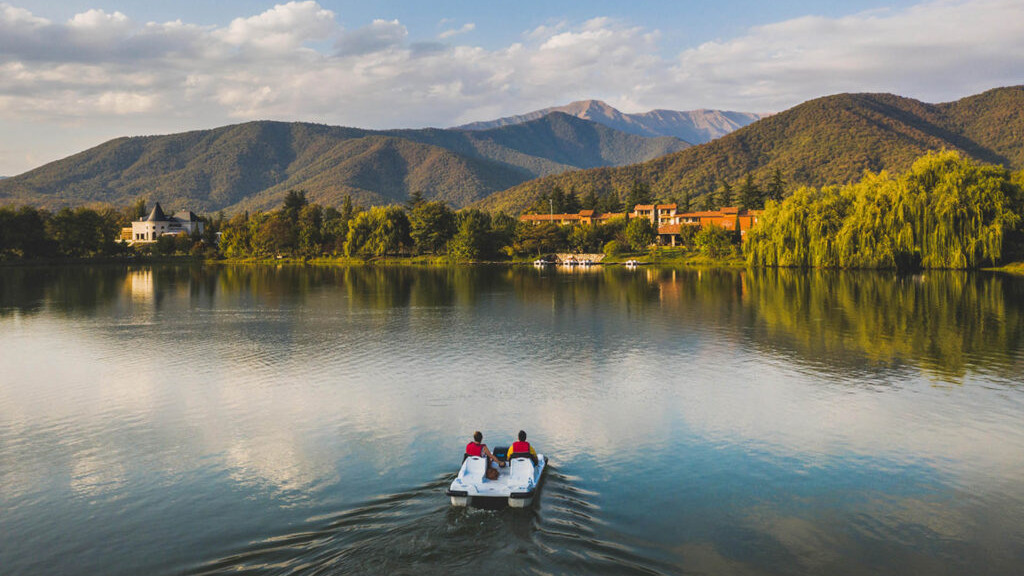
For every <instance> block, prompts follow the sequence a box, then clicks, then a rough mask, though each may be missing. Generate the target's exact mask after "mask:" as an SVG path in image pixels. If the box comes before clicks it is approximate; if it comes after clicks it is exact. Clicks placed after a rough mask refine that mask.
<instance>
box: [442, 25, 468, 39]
mask: <svg viewBox="0 0 1024 576" xmlns="http://www.w3.org/2000/svg"><path fill="white" fill-rule="evenodd" d="M473 30H476V24H474V23H472V22H467V23H466V24H463V25H462V27H461V28H450V29H448V30H445V31H444V32H441V33H440V34H438V35H437V37H438V38H441V39H442V40H443V39H445V38H451V37H452V36H458V35H459V34H465V33H466V32H472V31H473Z"/></svg>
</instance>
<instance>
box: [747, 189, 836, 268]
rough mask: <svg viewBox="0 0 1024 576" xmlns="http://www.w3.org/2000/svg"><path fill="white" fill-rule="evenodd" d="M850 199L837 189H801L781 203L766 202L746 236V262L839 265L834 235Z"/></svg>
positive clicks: (769, 264)
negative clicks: (763, 209) (756, 223)
mask: <svg viewBox="0 0 1024 576" xmlns="http://www.w3.org/2000/svg"><path fill="white" fill-rule="evenodd" d="M848 207H849V196H847V195H845V194H843V193H842V192H841V191H840V190H839V189H837V188H821V189H818V188H808V187H804V188H800V189H799V190H797V191H796V192H794V193H793V195H792V196H790V197H789V198H787V199H786V200H785V201H783V202H768V206H766V207H765V211H764V213H763V214H762V215H761V217H760V218H759V220H758V225H757V226H755V227H754V228H753V229H751V230H750V231H749V232H748V233H747V241H746V243H745V249H746V252H747V261H748V262H749V263H751V264H758V265H764V266H799V267H811V266H814V267H832V266H836V265H838V262H837V258H836V251H835V246H834V242H835V237H836V233H837V232H838V231H839V229H840V228H841V227H842V225H843V221H844V219H845V217H846V211H847V209H848Z"/></svg>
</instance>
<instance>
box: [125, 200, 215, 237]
mask: <svg viewBox="0 0 1024 576" xmlns="http://www.w3.org/2000/svg"><path fill="white" fill-rule="evenodd" d="M202 232H203V221H202V220H200V219H199V217H198V216H196V215H195V214H194V213H193V212H191V211H190V210H183V211H181V212H178V213H177V214H175V215H174V216H167V215H166V214H164V211H163V209H162V208H160V203H159V202H157V203H156V206H154V207H153V210H152V211H151V212H150V213H149V216H147V217H145V218H140V219H138V220H136V221H133V222H132V227H131V228H123V229H122V230H121V238H122V239H124V240H127V241H128V242H131V243H136V242H139V243H142V242H156V241H157V239H158V238H159V237H161V236H165V235H172V236H173V235H177V234H186V235H192V234H202ZM126 235H127V236H128V237H127V238H125V236H126Z"/></svg>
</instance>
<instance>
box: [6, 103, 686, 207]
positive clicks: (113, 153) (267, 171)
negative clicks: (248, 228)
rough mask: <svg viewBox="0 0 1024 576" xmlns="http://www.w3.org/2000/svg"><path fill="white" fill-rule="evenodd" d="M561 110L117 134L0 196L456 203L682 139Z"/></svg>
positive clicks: (42, 201) (176, 202)
mask: <svg viewBox="0 0 1024 576" xmlns="http://www.w3.org/2000/svg"><path fill="white" fill-rule="evenodd" d="M686 146H687V144H685V143H684V142H682V141H680V140H678V139H675V138H645V137H642V136H636V135H632V134H626V133H624V132H619V131H617V130H614V129H611V128H607V127H605V126H601V125H598V124H594V123H592V122H589V121H586V120H582V119H579V118H574V117H571V116H568V115H565V114H552V115H550V116H548V117H544V118H541V119H538V120H535V121H533V122H529V123H527V124H522V125H517V126H507V127H503V128H497V129H493V130H487V131H481V132H467V131H461V130H438V129H426V130H391V131H371V130H360V129H355V128H343V127H334V126H324V125H318V124H305V123H282V122H249V123H246V124H239V125H234V126H226V127H222V128H217V129H213V130H200V131H195V132H186V133H181V134H171V135H165V136H145V137H134V138H119V139H116V140H112V141H110V142H106V143H104V144H101V145H100V146H97V147H95V148H92V149H90V150H86V151H84V152H81V153H79V154H76V155H74V156H71V157H68V158H65V159H63V160H59V161H56V162H52V163H50V164H47V165H45V166H42V167H40V168H38V169H36V170H32V171H30V172H27V173H25V174H22V175H19V176H15V177H12V178H8V179H5V180H3V182H0V204H32V205H36V206H42V207H48V208H58V207H63V206H81V205H87V204H92V203H98V202H103V203H110V204H114V205H125V204H128V203H130V202H131V201H132V200H134V199H135V198H138V197H140V196H141V197H147V198H149V199H151V200H153V201H157V200H158V201H160V202H162V203H163V204H164V205H165V206H169V207H172V208H186V207H187V208H189V209H192V210H196V211H202V212H210V211H216V210H227V211H235V210H241V209H267V208H271V207H275V206H278V205H279V204H280V203H281V199H282V198H283V196H284V194H285V192H287V191H288V190H289V189H292V188H302V189H305V190H306V191H307V193H308V197H309V199H310V200H311V201H315V202H319V203H323V204H328V205H330V204H339V203H340V202H341V198H342V197H343V196H344V195H346V194H348V195H351V196H352V197H353V199H354V200H355V201H356V202H358V203H360V204H364V205H371V204H389V203H395V202H402V201H404V200H405V199H406V198H408V196H409V194H410V193H411V192H413V191H416V190H418V191H421V192H423V194H424V196H425V197H426V198H427V199H438V200H444V201H446V202H448V203H450V204H451V205H453V206H456V207H461V206H465V205H467V204H470V203H472V202H474V201H478V200H480V199H482V198H484V197H485V196H487V195H488V194H491V193H493V192H495V191H498V190H503V189H507V188H509V187H511V186H515V185H517V184H520V183H522V182H525V181H527V180H530V179H532V178H536V177H538V176H545V175H550V174H557V173H561V172H565V171H567V170H573V169H578V168H590V167H594V166H607V165H624V164H629V163H633V162H639V161H643V160H647V159H651V158H654V157H657V156H660V155H664V154H666V153H669V152H674V151H677V150H680V149H682V148H685V147H686Z"/></svg>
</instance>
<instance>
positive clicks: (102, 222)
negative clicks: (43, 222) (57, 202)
mask: <svg viewBox="0 0 1024 576" xmlns="http://www.w3.org/2000/svg"><path fill="white" fill-rule="evenodd" d="M47 228H48V230H47V232H48V233H49V235H50V237H51V238H53V239H54V241H55V242H56V244H57V250H58V251H59V252H60V254H62V255H65V256H74V257H85V256H95V255H98V254H102V253H109V252H111V251H113V248H114V239H115V238H116V237H117V235H118V233H119V232H120V227H119V226H118V224H117V221H116V216H115V217H113V218H111V217H104V215H101V214H100V213H98V212H97V211H95V210H92V209H90V208H77V209H75V210H71V209H70V208H63V209H61V210H60V211H59V212H57V214H55V215H54V216H53V218H51V219H50V220H49V221H48V222H47Z"/></svg>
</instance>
